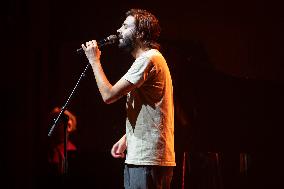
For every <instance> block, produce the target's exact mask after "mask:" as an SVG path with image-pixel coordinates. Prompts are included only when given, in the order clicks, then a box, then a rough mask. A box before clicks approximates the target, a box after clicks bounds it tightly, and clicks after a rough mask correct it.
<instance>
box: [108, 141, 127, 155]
mask: <svg viewBox="0 0 284 189" xmlns="http://www.w3.org/2000/svg"><path fill="white" fill-rule="evenodd" d="M111 155H112V156H113V157H114V158H124V157H125V155H124V150H123V151H121V147H120V144H119V142H118V143H116V144H114V145H113V147H112V149H111Z"/></svg>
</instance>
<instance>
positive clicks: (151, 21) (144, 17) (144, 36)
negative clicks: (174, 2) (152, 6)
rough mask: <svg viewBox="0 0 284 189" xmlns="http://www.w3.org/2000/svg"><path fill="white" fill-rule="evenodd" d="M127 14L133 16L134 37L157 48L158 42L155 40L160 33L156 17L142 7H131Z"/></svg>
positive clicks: (158, 46)
mask: <svg viewBox="0 0 284 189" xmlns="http://www.w3.org/2000/svg"><path fill="white" fill-rule="evenodd" d="M127 16H133V17H134V18H135V26H136V37H139V38H140V40H141V41H142V42H143V44H144V45H145V46H146V47H149V48H154V49H159V48H160V44H159V43H158V42H157V40H158V38H159V36H160V33H161V27H160V24H159V21H158V19H157V18H156V17H155V16H154V15H153V14H152V13H150V12H148V11H146V10H143V9H131V10H129V11H127V12H126V17H127Z"/></svg>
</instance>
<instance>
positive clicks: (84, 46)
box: [81, 40, 98, 51]
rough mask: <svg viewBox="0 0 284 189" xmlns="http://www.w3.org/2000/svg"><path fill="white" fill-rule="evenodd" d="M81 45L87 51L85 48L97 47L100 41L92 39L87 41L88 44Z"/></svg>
mask: <svg viewBox="0 0 284 189" xmlns="http://www.w3.org/2000/svg"><path fill="white" fill-rule="evenodd" d="M81 47H82V49H83V50H84V51H85V50H88V49H91V48H97V47H98V43H97V41H96V40H92V41H88V42H86V44H82V45H81Z"/></svg>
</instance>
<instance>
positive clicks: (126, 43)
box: [118, 35, 135, 52]
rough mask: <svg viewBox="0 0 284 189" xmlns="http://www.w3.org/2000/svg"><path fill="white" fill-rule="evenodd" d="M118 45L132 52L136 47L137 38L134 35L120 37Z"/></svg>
mask: <svg viewBox="0 0 284 189" xmlns="http://www.w3.org/2000/svg"><path fill="white" fill-rule="evenodd" d="M118 47H119V48H120V49H123V50H124V51H126V52H131V51H132V50H133V49H134V47H135V39H134V36H133V35H130V36H126V37H124V38H123V37H119V42H118Z"/></svg>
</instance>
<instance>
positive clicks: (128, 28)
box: [117, 16, 135, 51]
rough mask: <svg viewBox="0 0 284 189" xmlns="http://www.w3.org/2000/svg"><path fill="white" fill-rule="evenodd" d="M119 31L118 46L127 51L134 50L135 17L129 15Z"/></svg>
mask: <svg viewBox="0 0 284 189" xmlns="http://www.w3.org/2000/svg"><path fill="white" fill-rule="evenodd" d="M117 32H118V39H119V43H118V47H120V48H123V49H125V50H127V51H131V50H133V48H134V46H135V36H134V34H135V18H134V17H133V16H128V17H127V18H126V19H125V21H124V22H123V24H122V26H121V27H120V28H119V29H118V30H117Z"/></svg>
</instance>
